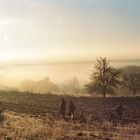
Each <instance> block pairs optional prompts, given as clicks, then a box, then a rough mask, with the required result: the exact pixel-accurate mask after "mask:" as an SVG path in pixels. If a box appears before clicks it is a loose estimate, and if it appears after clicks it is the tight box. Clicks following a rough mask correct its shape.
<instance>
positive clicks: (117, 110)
mask: <svg viewBox="0 0 140 140" xmlns="http://www.w3.org/2000/svg"><path fill="white" fill-rule="evenodd" d="M125 110H126V109H124V108H123V107H122V105H119V106H118V107H117V108H116V113H117V114H118V119H122V118H123V111H125Z"/></svg>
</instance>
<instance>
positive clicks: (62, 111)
mask: <svg viewBox="0 0 140 140" xmlns="http://www.w3.org/2000/svg"><path fill="white" fill-rule="evenodd" d="M65 111H66V102H65V100H64V99H62V101H61V107H60V114H61V115H62V116H63V118H65Z"/></svg>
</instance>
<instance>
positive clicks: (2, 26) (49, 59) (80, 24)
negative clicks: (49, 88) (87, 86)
mask: <svg viewBox="0 0 140 140" xmlns="http://www.w3.org/2000/svg"><path fill="white" fill-rule="evenodd" d="M139 7H140V1H138V0H133V1H132V0H123V1H122V0H111V1H108V0H100V1H99V0H80V1H78V0H69V1H66V0H12V1H11V0H4V1H3V0H0V31H1V32H0V83H1V85H9V86H16V85H17V84H18V83H19V82H21V81H22V80H24V79H32V80H41V79H43V78H45V77H46V76H49V77H50V78H51V80H52V81H53V82H55V83H61V82H63V81H65V80H68V79H70V78H73V77H77V78H78V79H79V80H80V81H81V82H82V83H83V82H85V81H87V80H88V78H89V74H90V73H91V70H92V69H93V65H94V61H95V59H96V58H97V57H99V56H102V57H105V56H107V57H108V58H109V59H111V60H112V64H113V65H114V66H117V67H118V66H119V67H121V66H126V65H140V61H138V60H140V55H139V52H140V47H139V46H140V40H139V38H140V34H139V32H140V14H139V13H140V9H139ZM116 60H117V61H118V62H116ZM121 60H122V61H121ZM124 60H125V61H124Z"/></svg>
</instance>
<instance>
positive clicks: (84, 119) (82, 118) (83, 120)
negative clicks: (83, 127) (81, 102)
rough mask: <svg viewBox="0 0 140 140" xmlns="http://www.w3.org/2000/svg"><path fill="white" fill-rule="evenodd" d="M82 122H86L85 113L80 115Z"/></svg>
mask: <svg viewBox="0 0 140 140" xmlns="http://www.w3.org/2000/svg"><path fill="white" fill-rule="evenodd" d="M80 123H86V118H85V116H84V113H82V114H81V115H80Z"/></svg>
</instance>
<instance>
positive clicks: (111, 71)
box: [86, 57, 120, 97]
mask: <svg viewBox="0 0 140 140" xmlns="http://www.w3.org/2000/svg"><path fill="white" fill-rule="evenodd" d="M119 84H120V71H119V70H117V69H115V68H113V67H111V66H110V65H109V60H107V58H101V57H100V58H98V59H97V63H96V65H95V70H94V71H93V73H92V74H91V76H90V83H89V84H87V85H86V87H87V90H88V92H90V93H93V92H95V93H97V94H102V95H103V97H106V94H111V95H113V94H115V88H117V87H118V85H119Z"/></svg>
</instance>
